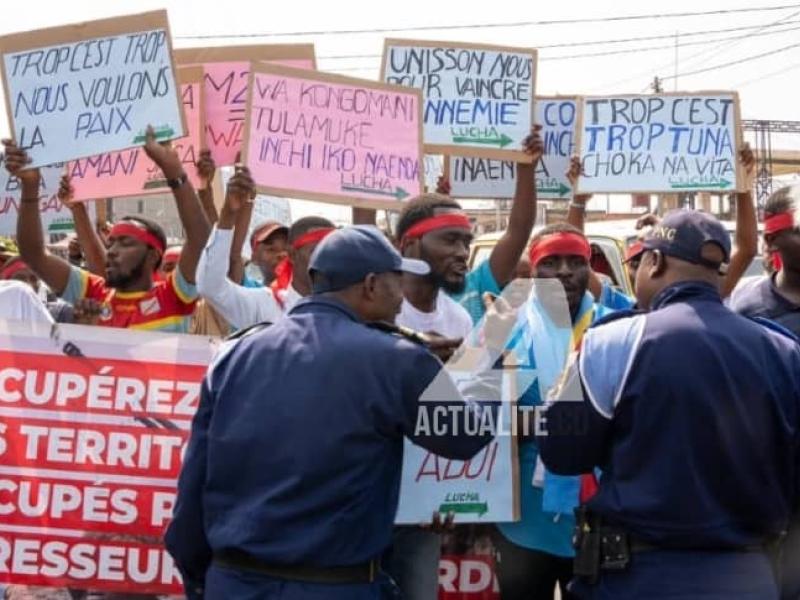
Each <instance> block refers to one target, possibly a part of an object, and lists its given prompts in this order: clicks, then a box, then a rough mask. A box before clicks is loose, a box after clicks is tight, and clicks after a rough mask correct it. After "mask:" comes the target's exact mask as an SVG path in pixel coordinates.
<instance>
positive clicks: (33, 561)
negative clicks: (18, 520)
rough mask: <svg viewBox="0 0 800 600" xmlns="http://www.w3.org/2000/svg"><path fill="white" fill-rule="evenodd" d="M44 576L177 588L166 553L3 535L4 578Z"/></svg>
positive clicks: (0, 549)
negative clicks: (129, 582)
mask: <svg viewBox="0 0 800 600" xmlns="http://www.w3.org/2000/svg"><path fill="white" fill-rule="evenodd" d="M4 573H7V574H10V575H42V576H45V577H49V578H63V577H69V578H70V579H74V580H78V581H86V580H93V581H100V582H123V581H126V580H130V581H133V582H135V583H138V584H162V585H177V584H179V583H180V577H179V575H178V572H177V569H176V568H175V563H174V562H173V561H172V558H171V557H170V556H169V554H168V553H167V551H166V550H163V549H156V548H146V547H137V546H130V545H123V544H108V545H104V544H99V543H93V542H86V541H77V540H76V541H75V542H73V543H69V542H67V541H61V540H50V541H42V540H38V539H25V538H15V539H9V538H8V537H6V536H2V535H0V574H4Z"/></svg>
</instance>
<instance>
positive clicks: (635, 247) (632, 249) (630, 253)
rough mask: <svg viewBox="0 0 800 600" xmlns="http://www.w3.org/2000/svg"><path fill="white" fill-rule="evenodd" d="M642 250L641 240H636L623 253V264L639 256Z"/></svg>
mask: <svg viewBox="0 0 800 600" xmlns="http://www.w3.org/2000/svg"><path fill="white" fill-rule="evenodd" d="M643 248H644V243H643V242H642V240H636V241H635V242H633V243H632V244H631V245H630V246H628V249H627V250H626V251H625V262H628V261H629V260H630V259H632V258H633V257H634V256H636V255H637V254H639V253H640V252H641V251H642V249H643Z"/></svg>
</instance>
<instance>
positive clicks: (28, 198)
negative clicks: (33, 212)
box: [19, 196, 42, 204]
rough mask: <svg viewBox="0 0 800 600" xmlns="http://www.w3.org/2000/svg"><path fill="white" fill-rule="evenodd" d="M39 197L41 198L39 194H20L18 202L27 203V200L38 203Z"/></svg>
mask: <svg viewBox="0 0 800 600" xmlns="http://www.w3.org/2000/svg"><path fill="white" fill-rule="evenodd" d="M41 199H42V197H41V196H22V197H21V198H20V199H19V201H20V202H24V203H28V202H30V203H31V204H32V203H34V202H35V203H37V204H38V203H39V200H41Z"/></svg>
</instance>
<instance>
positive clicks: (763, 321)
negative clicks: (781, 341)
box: [747, 317, 800, 342]
mask: <svg viewBox="0 0 800 600" xmlns="http://www.w3.org/2000/svg"><path fill="white" fill-rule="evenodd" d="M747 318H748V319H750V320H751V321H755V322H756V323H758V324H759V325H761V326H762V327H766V328H767V329H769V330H770V331H774V332H775V333H779V334H781V335H782V336H784V337H787V338H789V339H790V340H792V341H794V342H800V338H798V337H797V336H796V335H795V334H794V333H793V332H792V331H790V330H789V329H786V327H784V326H783V325H781V324H780V323H776V322H775V321H773V320H772V319H768V318H766V317H747Z"/></svg>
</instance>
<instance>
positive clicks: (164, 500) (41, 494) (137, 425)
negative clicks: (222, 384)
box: [0, 321, 214, 594]
mask: <svg viewBox="0 0 800 600" xmlns="http://www.w3.org/2000/svg"><path fill="white" fill-rule="evenodd" d="M213 351H214V345H213V344H212V342H211V341H210V340H209V339H208V338H203V337H199V336H185V335H166V334H157V333H144V332H132V331H127V330H122V329H120V330H102V331H101V330H98V329H97V328H92V327H80V326H60V327H59V328H58V329H51V328H48V327H38V326H35V325H31V324H25V323H11V322H3V321H0V365H2V366H0V583H5V584H10V585H11V586H12V587H13V586H14V585H35V586H45V587H53V588H69V589H70V590H84V589H85V590H108V591H118V592H125V593H134V594H165V593H169V594H179V593H181V591H182V588H181V583H180V577H179V575H178V572H177V570H176V569H175V566H174V564H173V562H172V559H171V558H170V557H169V555H168V553H167V552H166V550H165V548H164V547H163V542H162V537H163V533H164V529H165V527H166V525H167V524H168V522H169V519H170V518H171V515H172V509H173V506H174V503H175V494H176V489H175V486H176V479H177V476H178V473H179V472H180V465H181V460H182V458H183V453H184V450H185V446H186V443H187V441H188V436H189V427H190V419H191V418H192V415H193V413H194V411H195V410H196V408H197V404H198V401H199V390H200V385H201V381H202V378H203V376H204V374H205V371H206V369H207V366H208V364H209V362H210V361H211V357H212V355H213Z"/></svg>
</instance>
